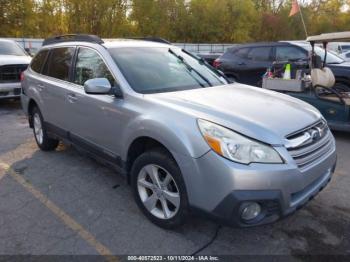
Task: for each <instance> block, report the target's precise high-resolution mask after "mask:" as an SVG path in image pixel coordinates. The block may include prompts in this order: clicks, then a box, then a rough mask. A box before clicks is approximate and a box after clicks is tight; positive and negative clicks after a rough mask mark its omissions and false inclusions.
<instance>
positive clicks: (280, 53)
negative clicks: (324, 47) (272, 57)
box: [276, 46, 307, 61]
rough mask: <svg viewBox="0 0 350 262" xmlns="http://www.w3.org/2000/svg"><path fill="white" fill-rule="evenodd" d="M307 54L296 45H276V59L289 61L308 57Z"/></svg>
mask: <svg viewBox="0 0 350 262" xmlns="http://www.w3.org/2000/svg"><path fill="white" fill-rule="evenodd" d="M306 58H307V54H306V52H304V51H303V50H301V49H299V48H297V47H294V46H278V47H276V60H277V61H288V60H299V59H306Z"/></svg>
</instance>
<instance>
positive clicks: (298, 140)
mask: <svg viewBox="0 0 350 262" xmlns="http://www.w3.org/2000/svg"><path fill="white" fill-rule="evenodd" d="M285 146H286V148H287V150H288V152H289V153H290V155H291V157H292V158H293V159H294V160H295V163H296V164H297V165H298V167H299V168H300V169H306V168H307V167H308V166H310V165H312V164H313V163H314V162H316V161H317V160H318V159H320V158H322V156H324V155H327V154H328V153H329V152H331V151H332V149H333V148H334V141H333V139H332V133H331V131H330V130H329V128H328V126H327V123H326V122H325V121H323V120H322V121H319V122H317V123H315V124H314V125H312V126H309V127H308V128H306V129H302V130H301V131H299V132H296V133H293V134H292V135H289V136H287V137H286V144H285Z"/></svg>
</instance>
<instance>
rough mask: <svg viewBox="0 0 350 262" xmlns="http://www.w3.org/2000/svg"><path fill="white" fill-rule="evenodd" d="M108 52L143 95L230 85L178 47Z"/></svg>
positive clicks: (111, 50) (113, 50)
mask: <svg viewBox="0 0 350 262" xmlns="http://www.w3.org/2000/svg"><path fill="white" fill-rule="evenodd" d="M108 51H109V52H110V54H111V55H112V57H113V59H114V61H115V62H116V63H117V65H118V66H119V68H120V70H121V71H122V73H123V74H124V76H125V78H126V80H127V81H128V82H129V84H130V86H131V87H132V88H133V89H134V90H135V91H136V92H139V93H143V94H147V93H160V92H172V91H179V90H189V89H195V88H203V87H208V86H218V85H223V84H226V81H225V79H223V78H222V77H221V76H220V75H218V73H217V72H216V71H214V70H212V69H211V68H210V67H208V66H206V65H205V64H203V63H202V62H201V61H199V60H197V59H195V58H194V57H192V56H190V55H188V54H186V53H185V52H183V51H181V50H180V49H179V48H176V47H173V48H171V49H169V48H168V47H130V48H128V47H125V48H110V49H108Z"/></svg>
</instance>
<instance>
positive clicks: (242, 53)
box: [234, 48, 250, 58]
mask: <svg viewBox="0 0 350 262" xmlns="http://www.w3.org/2000/svg"><path fill="white" fill-rule="evenodd" d="M249 50H250V48H240V49H238V50H236V51H235V52H234V54H235V55H236V56H238V57H240V58H247V57H248V53H249Z"/></svg>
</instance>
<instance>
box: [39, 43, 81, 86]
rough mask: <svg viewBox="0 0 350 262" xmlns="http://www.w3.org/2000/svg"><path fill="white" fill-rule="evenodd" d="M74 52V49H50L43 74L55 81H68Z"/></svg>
mask: <svg viewBox="0 0 350 262" xmlns="http://www.w3.org/2000/svg"><path fill="white" fill-rule="evenodd" d="M74 51H75V48H74V47H64V48H55V49H52V50H51V52H50V55H49V60H48V64H47V69H46V70H45V71H46V72H45V74H46V75H48V76H51V77H54V78H57V79H61V80H64V81H68V80H69V70H70V67H71V64H72V59H73V55H74Z"/></svg>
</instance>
